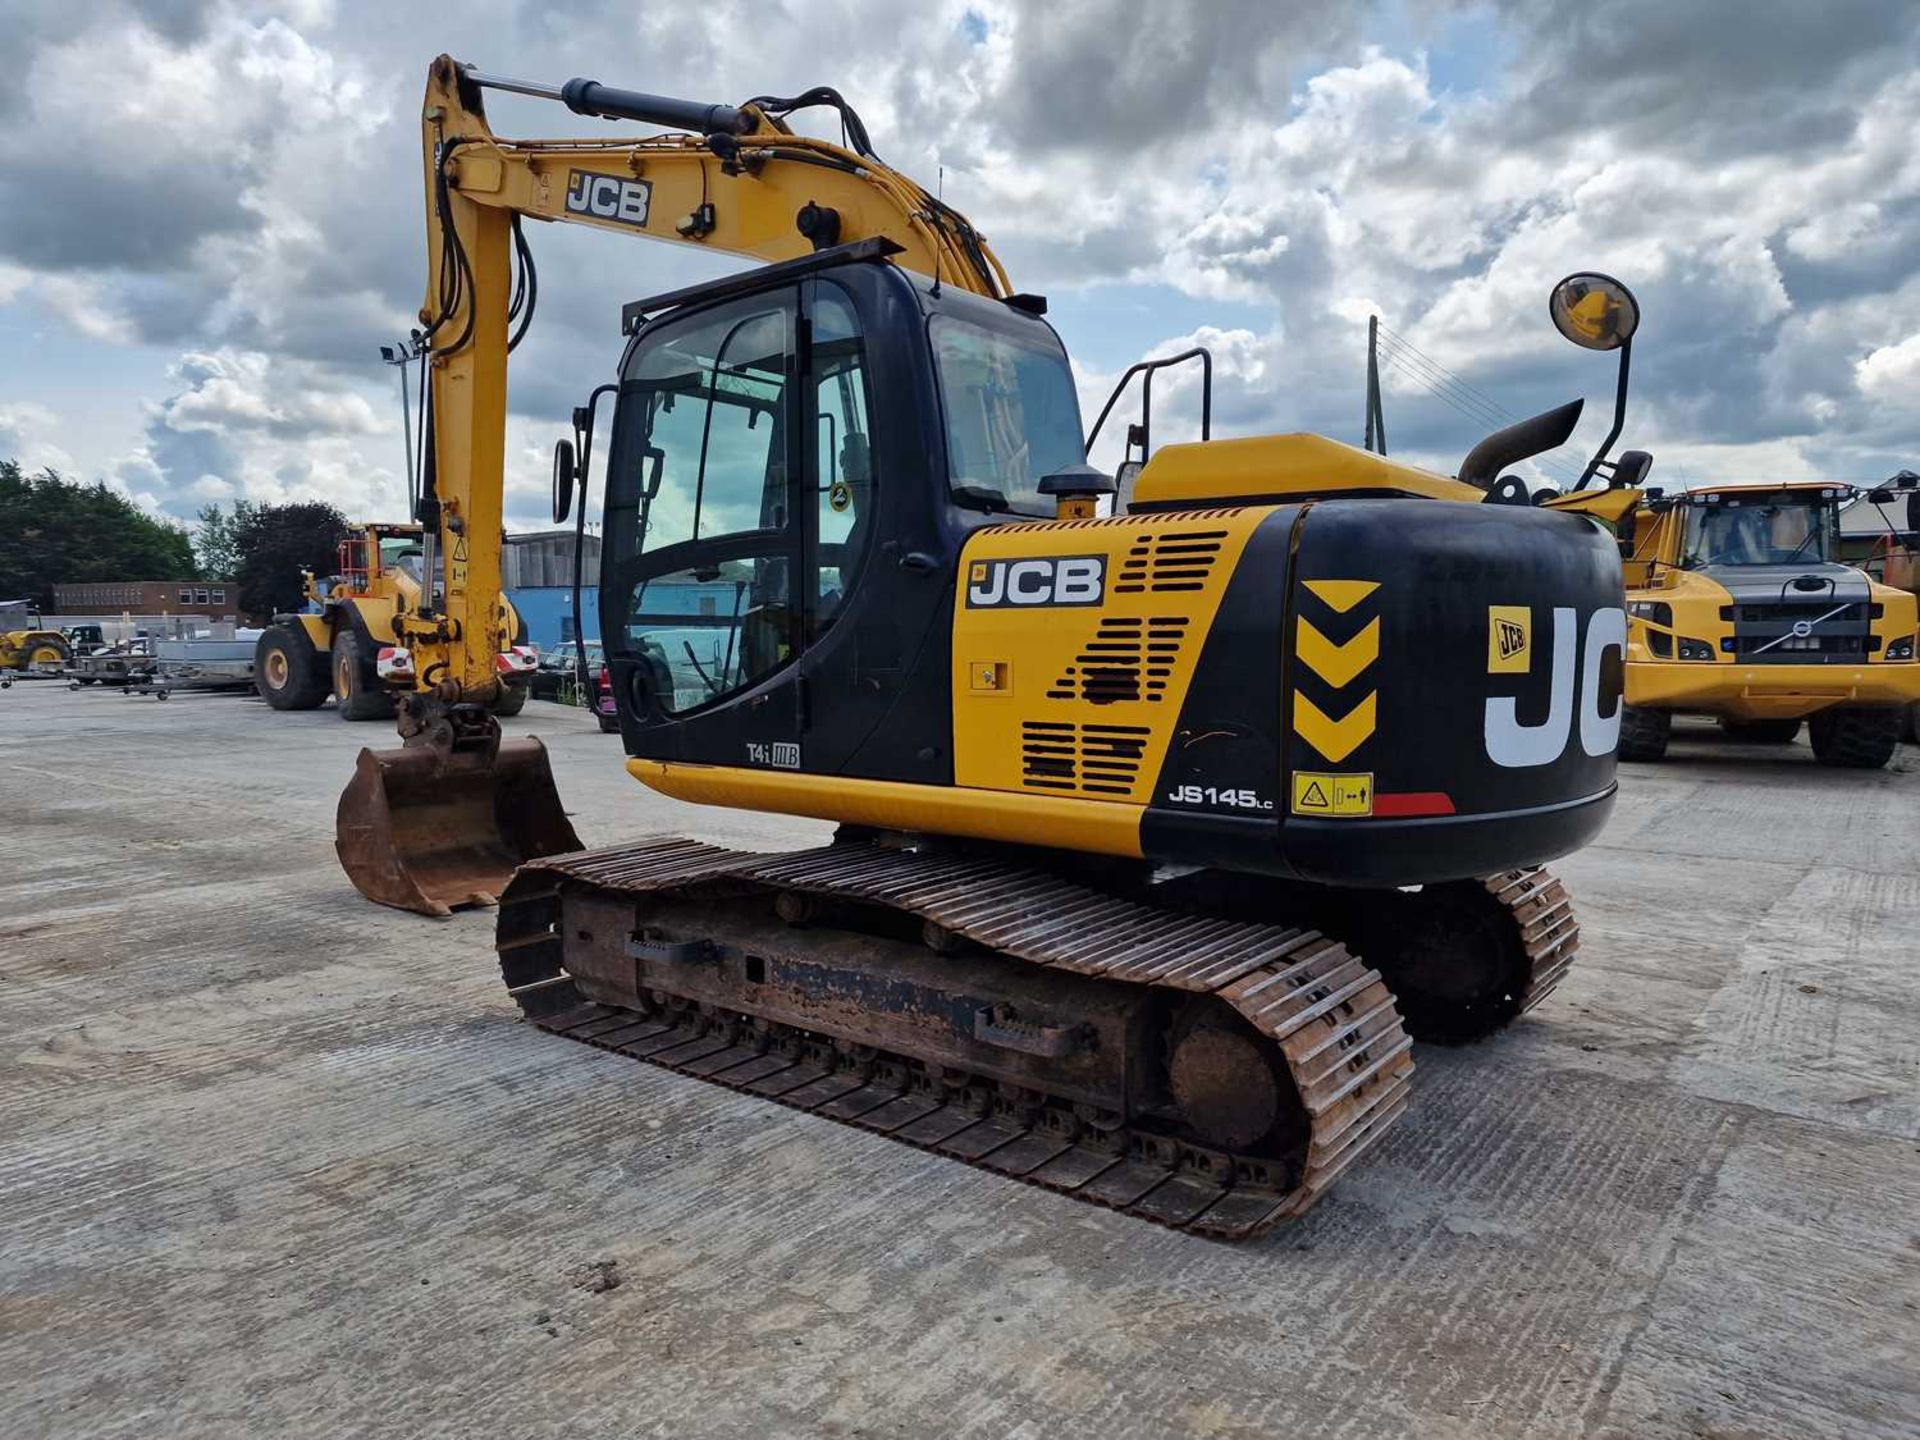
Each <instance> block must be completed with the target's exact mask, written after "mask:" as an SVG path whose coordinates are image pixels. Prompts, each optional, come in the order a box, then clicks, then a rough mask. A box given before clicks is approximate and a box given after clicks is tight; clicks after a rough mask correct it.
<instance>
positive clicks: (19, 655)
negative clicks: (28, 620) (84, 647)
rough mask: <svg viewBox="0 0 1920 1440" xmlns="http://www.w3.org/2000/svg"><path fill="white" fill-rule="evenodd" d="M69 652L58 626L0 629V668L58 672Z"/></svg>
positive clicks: (68, 646)
mask: <svg viewBox="0 0 1920 1440" xmlns="http://www.w3.org/2000/svg"><path fill="white" fill-rule="evenodd" d="M72 655H73V647H72V646H71V645H70V644H68V642H67V637H66V636H65V635H62V634H61V633H60V632H59V631H58V630H0V671H9V672H14V673H22V672H24V673H26V674H29V675H32V674H39V675H58V674H59V673H60V670H61V667H62V666H64V665H65V664H66V663H67V661H68V660H69V659H71V658H72Z"/></svg>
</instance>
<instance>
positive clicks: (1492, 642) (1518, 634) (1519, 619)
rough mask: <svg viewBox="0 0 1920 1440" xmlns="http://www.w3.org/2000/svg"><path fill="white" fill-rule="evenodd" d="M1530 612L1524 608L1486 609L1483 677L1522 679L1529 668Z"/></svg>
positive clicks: (1514, 606)
mask: <svg viewBox="0 0 1920 1440" xmlns="http://www.w3.org/2000/svg"><path fill="white" fill-rule="evenodd" d="M1532 640H1533V611H1532V610H1531V609H1530V608H1529V607H1527V606H1525V605H1489V606H1488V607H1487V673H1488V674H1489V675H1525V674H1526V673H1527V672H1528V671H1529V670H1531V669H1532V668H1533V653H1532V652H1533V647H1532Z"/></svg>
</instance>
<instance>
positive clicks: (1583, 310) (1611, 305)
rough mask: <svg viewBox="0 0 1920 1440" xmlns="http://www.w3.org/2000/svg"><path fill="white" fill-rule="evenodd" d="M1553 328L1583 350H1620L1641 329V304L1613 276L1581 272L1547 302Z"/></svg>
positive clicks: (1572, 276)
mask: <svg viewBox="0 0 1920 1440" xmlns="http://www.w3.org/2000/svg"><path fill="white" fill-rule="evenodd" d="M1547 313H1548V314H1549V315H1551V316H1552V317H1553V328H1554V329H1556V330H1558V331H1559V332H1560V333H1561V334H1562V335H1564V336H1566V337H1567V339H1569V340H1571V341H1572V342H1573V343H1574V344H1576V345H1578V346H1579V347H1580V348H1581V349H1583V350H1618V349H1619V348H1620V347H1621V346H1622V345H1625V344H1626V343H1627V342H1628V341H1629V340H1631V339H1633V332H1634V331H1635V330H1637V329H1639V328H1640V302H1639V301H1638V300H1635V299H1634V298H1633V292H1632V291H1631V290H1629V289H1627V287H1626V286H1624V285H1622V284H1621V283H1620V282H1619V281H1618V280H1616V279H1614V278H1613V277H1612V276H1611V275H1602V274H1600V273H1599V272H1598V271H1594V270H1581V271H1579V272H1577V273H1575V274H1572V275H1569V276H1567V278H1566V279H1564V280H1562V281H1561V282H1560V283H1559V284H1558V285H1556V286H1554V287H1553V294H1552V295H1551V296H1549V297H1548V299H1547Z"/></svg>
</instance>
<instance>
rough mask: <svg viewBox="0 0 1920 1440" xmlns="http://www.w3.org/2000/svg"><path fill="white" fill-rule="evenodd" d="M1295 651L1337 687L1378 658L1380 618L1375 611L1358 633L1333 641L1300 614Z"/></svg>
mask: <svg viewBox="0 0 1920 1440" xmlns="http://www.w3.org/2000/svg"><path fill="white" fill-rule="evenodd" d="M1294 654H1295V655H1297V656H1299V657H1300V663H1301V664H1303V665H1305V666H1306V667H1307V668H1308V669H1309V670H1311V671H1313V673H1314V674H1316V675H1318V676H1319V677H1320V678H1321V679H1322V680H1324V681H1326V682H1327V683H1328V684H1329V685H1331V686H1333V688H1334V689H1336V690H1338V689H1339V688H1340V687H1341V686H1342V685H1345V684H1346V683H1347V682H1348V681H1349V680H1351V679H1353V677H1354V676H1356V675H1358V674H1359V673H1360V672H1361V671H1362V670H1364V669H1366V668H1367V666H1369V665H1371V664H1372V663H1373V662H1374V661H1376V660H1378V659H1379V658H1380V618H1379V617H1378V616H1377V615H1376V616H1375V617H1374V618H1373V619H1371V620H1369V621H1368V622H1367V623H1366V625H1365V626H1364V627H1363V628H1362V629H1361V631H1360V633H1359V634H1358V635H1355V636H1354V637H1353V638H1352V639H1351V640H1348V641H1346V642H1345V643H1344V644H1339V645H1336V644H1335V643H1334V642H1333V641H1331V640H1329V639H1328V638H1327V637H1326V636H1324V635H1322V634H1321V633H1320V632H1319V631H1318V630H1317V629H1315V628H1314V624H1313V622H1312V621H1311V620H1309V619H1307V617H1306V616H1304V615H1302V616H1301V617H1300V623H1299V625H1298V626H1297V627H1296V628H1295V631H1294Z"/></svg>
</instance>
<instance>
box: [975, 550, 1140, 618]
mask: <svg viewBox="0 0 1920 1440" xmlns="http://www.w3.org/2000/svg"><path fill="white" fill-rule="evenodd" d="M1106 593H1107V557H1106V556H1104V555H1055V556H1048V557H1045V558H1041V559H1034V560H976V561H974V562H973V563H972V564H971V565H969V566H968V567H967V608H968V609H971V610H991V609H993V608H995V607H997V606H1001V605H1026V606H1036V605H1098V604H1099V603H1100V602H1101V601H1102V600H1103V599H1105V598H1106Z"/></svg>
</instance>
